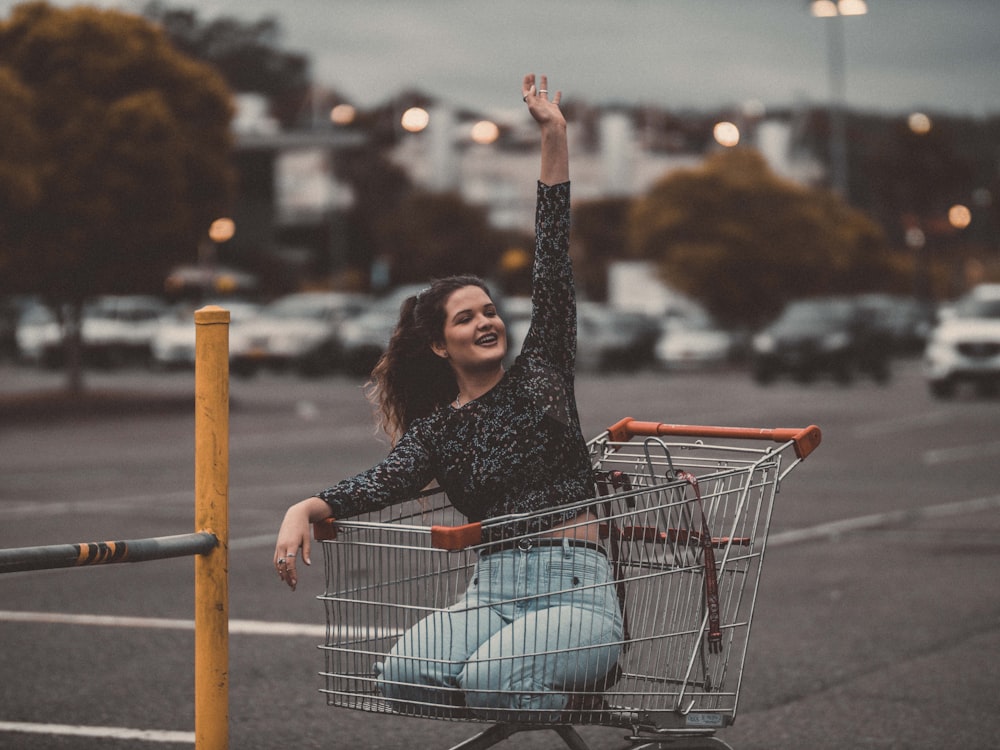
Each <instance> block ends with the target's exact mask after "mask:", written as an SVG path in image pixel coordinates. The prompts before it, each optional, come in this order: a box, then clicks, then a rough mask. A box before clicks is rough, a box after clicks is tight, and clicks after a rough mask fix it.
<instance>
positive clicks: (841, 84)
mask: <svg viewBox="0 0 1000 750" xmlns="http://www.w3.org/2000/svg"><path fill="white" fill-rule="evenodd" d="M809 9H810V11H811V12H812V14H813V15H814V16H816V17H817V18H824V19H826V20H827V24H826V39H827V53H828V55H829V83H830V105H829V109H830V186H831V187H832V188H833V190H834V191H835V192H836V193H838V194H839V195H840V196H841V197H842V198H843V199H844V200H845V201H848V200H849V199H850V190H849V182H848V170H847V112H846V107H847V73H846V52H845V47H846V40H845V38H844V16H861V15H864V14H866V13H867V12H868V5H867V3H865V2H864V0H837V2H834V0H812V2H811V3H810V4H809Z"/></svg>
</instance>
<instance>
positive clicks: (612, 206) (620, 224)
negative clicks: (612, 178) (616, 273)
mask: <svg viewBox="0 0 1000 750" xmlns="http://www.w3.org/2000/svg"><path fill="white" fill-rule="evenodd" d="M631 206H632V201H631V200H630V199H629V198H605V199H602V200H592V201H585V202H580V203H578V204H575V205H574V206H573V236H572V239H571V241H570V252H571V253H572V255H573V260H574V267H575V271H574V275H575V277H576V282H577V285H578V286H580V287H581V288H582V289H583V290H584V291H585V292H586V294H587V296H588V297H590V298H592V299H605V298H606V297H607V294H608V264H609V263H611V262H612V261H613V260H615V259H619V258H624V257H625V256H626V255H627V254H628V235H627V231H626V227H627V226H628V215H629V210H630V209H631Z"/></svg>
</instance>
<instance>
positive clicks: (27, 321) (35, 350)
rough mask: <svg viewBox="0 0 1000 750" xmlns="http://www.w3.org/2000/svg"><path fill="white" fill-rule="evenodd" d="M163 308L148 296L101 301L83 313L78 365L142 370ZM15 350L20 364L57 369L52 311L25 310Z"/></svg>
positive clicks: (58, 335)
mask: <svg viewBox="0 0 1000 750" xmlns="http://www.w3.org/2000/svg"><path fill="white" fill-rule="evenodd" d="M168 309H169V308H168V306H167V304H166V303H165V302H164V301H163V300H161V299H159V298H158V297H153V296H150V295H120V296H119V295H106V296H102V297H97V298H96V299H94V300H93V301H91V302H89V303H87V304H85V305H84V307H83V311H82V314H81V322H80V342H81V347H82V352H81V354H82V358H83V363H84V364H86V365H97V366H100V367H118V366H121V365H127V364H145V363H146V362H148V361H149V357H150V344H151V341H152V338H153V335H154V333H155V332H156V328H157V326H158V324H159V320H160V318H161V317H162V316H163V315H164V314H165V313H166V312H167V310H168ZM17 344H18V349H19V351H20V355H21V357H22V359H24V360H25V361H27V362H31V363H33V364H38V365H41V366H44V367H58V366H60V365H61V364H62V363H63V329H62V325H60V323H59V321H58V320H57V319H56V316H55V315H54V314H53V312H52V310H51V309H50V308H49V307H47V306H45V305H42V304H40V303H39V304H36V305H33V306H31V307H30V308H29V309H28V310H27V311H26V312H25V313H24V315H23V316H22V317H21V320H20V322H19V324H18V329H17Z"/></svg>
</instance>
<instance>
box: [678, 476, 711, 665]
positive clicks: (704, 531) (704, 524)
mask: <svg viewBox="0 0 1000 750" xmlns="http://www.w3.org/2000/svg"><path fill="white" fill-rule="evenodd" d="M677 477H678V478H679V479H683V480H684V481H685V482H687V483H688V484H690V485H691V487H692V488H693V489H694V496H695V498H696V499H697V501H698V513H699V514H700V515H701V550H702V556H703V558H704V563H705V607H706V608H707V609H708V650H709V651H710V652H711V653H713V654H718V653H720V652H721V651H722V624H721V622H720V617H719V579H718V573H717V572H716V570H715V552H714V551H713V550H712V532H711V531H709V529H708V519H707V518H705V508H704V506H703V505H702V502H701V489H700V488H699V487H698V479H697V477H695V475H694V474H691V473H689V472H687V471H678V472H677Z"/></svg>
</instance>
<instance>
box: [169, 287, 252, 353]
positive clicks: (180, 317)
mask: <svg viewBox="0 0 1000 750" xmlns="http://www.w3.org/2000/svg"><path fill="white" fill-rule="evenodd" d="M206 304H215V305H218V306H219V307H222V308H224V309H226V310H228V311H229V335H230V338H232V336H233V331H235V330H236V328H237V326H239V325H240V324H242V323H244V322H246V321H247V320H249V319H251V318H252V317H253V316H254V315H256V314H257V312H258V311H259V310H260V305H259V304H257V303H256V302H247V301H243V300H233V299H227V300H221V301H217V302H210V303H206ZM197 307H201V305H198V306H197ZM195 309H196V307H195V306H193V305H190V304H181V305H178V306H177V307H175V308H174V309H173V310H172V311H171V312H170V313H169V314H167V315H165V316H164V317H162V318H161V319H160V321H159V325H158V326H157V328H156V332H155V333H154V334H153V339H152V341H151V342H150V357H151V359H150V365H151V366H152V367H154V368H156V369H159V370H172V369H178V368H180V369H188V368H191V367H194V360H195V336H196V333H195V324H194V312H195Z"/></svg>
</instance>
